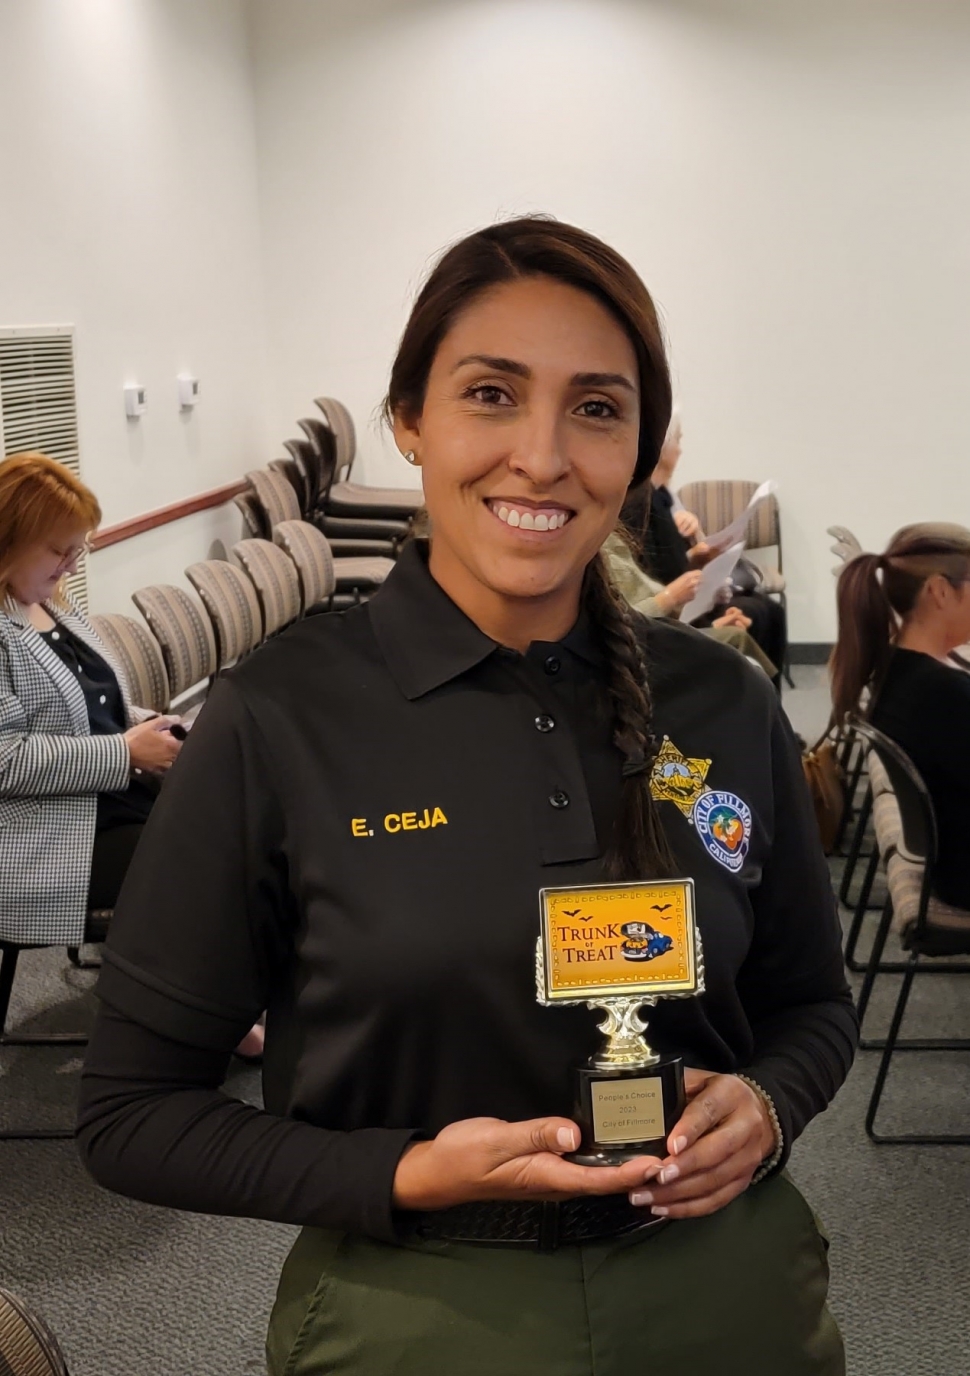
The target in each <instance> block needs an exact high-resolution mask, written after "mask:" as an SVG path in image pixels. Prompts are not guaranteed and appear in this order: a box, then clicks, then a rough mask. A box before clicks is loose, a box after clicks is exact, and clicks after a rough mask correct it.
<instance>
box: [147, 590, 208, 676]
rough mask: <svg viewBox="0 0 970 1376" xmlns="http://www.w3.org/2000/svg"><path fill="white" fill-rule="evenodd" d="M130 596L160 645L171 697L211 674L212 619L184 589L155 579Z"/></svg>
mask: <svg viewBox="0 0 970 1376" xmlns="http://www.w3.org/2000/svg"><path fill="white" fill-rule="evenodd" d="M131 600H132V602H134V604H135V606H136V607H137V608H138V610H139V611H140V612H141V614H142V616H143V617H144V618H145V620H146V621H147V622H148V627H149V630H150V631H151V633H152V635H153V636H154V637H155V639H156V640H157V641H158V643H159V645H160V646H161V649H162V657H163V658H164V660H165V669H166V672H167V673H168V682H169V687H170V688H171V691H172V697H173V698H178V697H181V695H182V694H183V693H186V692H188V690H189V689H190V688H194V687H195V685H196V684H197V683H200V682H201V681H202V680H203V679H210V678H212V677H213V676H214V674H215V672H216V668H217V665H218V660H217V657H216V638H215V635H214V634H213V631H212V623H211V622H210V621H209V618H208V617H207V616H206V615H205V614H204V613H203V611H202V609H201V607H199V605H198V603H197V602H195V601H193V599H192V598H191V597H190V596H189V595H188V593H187V592H183V591H182V589H181V588H173V587H170V586H169V585H168V584H164V583H157V584H154V585H153V586H152V587H148V588H140V589H139V590H138V592H133V593H132V595H131Z"/></svg>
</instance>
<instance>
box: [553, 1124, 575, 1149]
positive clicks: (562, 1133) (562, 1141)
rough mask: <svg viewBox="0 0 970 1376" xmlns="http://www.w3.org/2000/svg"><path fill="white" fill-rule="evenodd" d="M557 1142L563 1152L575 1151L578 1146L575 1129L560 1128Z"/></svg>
mask: <svg viewBox="0 0 970 1376" xmlns="http://www.w3.org/2000/svg"><path fill="white" fill-rule="evenodd" d="M556 1141H557V1142H558V1143H559V1145H560V1146H561V1147H562V1149H563V1151H573V1150H574V1148H575V1146H576V1132H575V1129H574V1128H560V1129H559V1131H558V1132H557V1133H556Z"/></svg>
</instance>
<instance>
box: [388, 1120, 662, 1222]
mask: <svg viewBox="0 0 970 1376" xmlns="http://www.w3.org/2000/svg"><path fill="white" fill-rule="evenodd" d="M578 1145H579V1128H578V1127H577V1126H576V1124H575V1123H571V1122H570V1121H569V1119H568V1118H533V1119H530V1120H529V1121H528V1122H524V1123H506V1122H505V1121H504V1120H503V1119H501V1118H466V1119H463V1120H462V1121H461V1122H459V1123H450V1124H449V1125H448V1127H446V1128H442V1130H441V1132H439V1133H438V1136H437V1137H435V1138H434V1140H433V1141H431V1142H415V1143H414V1145H413V1146H410V1147H408V1148H407V1150H406V1151H405V1152H404V1155H403V1156H402V1157H401V1159H400V1161H399V1162H398V1165H397V1171H396V1172H395V1175H394V1191H393V1200H394V1204H395V1207H397V1208H399V1209H447V1208H449V1207H450V1206H451V1205H452V1204H465V1203H467V1202H469V1201H470V1200H474V1199H572V1198H574V1197H575V1196H576V1195H586V1194H622V1193H624V1192H626V1191H630V1190H635V1189H636V1188H637V1187H638V1186H640V1185H642V1184H643V1183H644V1182H645V1181H647V1180H652V1179H653V1177H654V1176H655V1175H656V1173H657V1171H658V1170H659V1169H660V1162H659V1160H658V1159H657V1158H656V1157H653V1156H641V1157H638V1158H637V1159H636V1160H635V1161H628V1162H626V1164H625V1165H622V1166H577V1165H576V1164H575V1162H573V1161H563V1159H562V1154H563V1152H566V1151H575V1150H576V1148H577V1147H578Z"/></svg>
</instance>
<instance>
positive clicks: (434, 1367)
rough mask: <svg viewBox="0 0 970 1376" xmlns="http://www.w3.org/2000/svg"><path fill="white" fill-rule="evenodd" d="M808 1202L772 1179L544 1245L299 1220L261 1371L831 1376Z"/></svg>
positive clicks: (824, 1270) (838, 1356)
mask: <svg viewBox="0 0 970 1376" xmlns="http://www.w3.org/2000/svg"><path fill="white" fill-rule="evenodd" d="M825 1251H826V1244H825V1243H824V1241H823V1239H822V1237H821V1235H820V1233H819V1231H818V1228H817V1227H816V1224H815V1219H814V1217H813V1215H812V1211H811V1209H810V1208H809V1207H808V1205H807V1204H806V1202H805V1200H804V1199H803V1198H802V1196H801V1194H799V1192H798V1190H797V1189H796V1188H795V1186H794V1185H793V1184H792V1183H791V1181H789V1180H788V1179H786V1178H785V1177H784V1176H779V1177H776V1178H773V1179H771V1180H767V1181H765V1182H764V1183H763V1184H761V1185H757V1186H755V1187H754V1188H753V1189H750V1190H748V1191H747V1192H746V1193H745V1194H743V1195H741V1196H740V1198H738V1199H736V1200H735V1201H734V1202H733V1203H732V1204H729V1205H728V1207H727V1208H725V1209H722V1210H721V1211H720V1212H719V1213H716V1214H713V1215H711V1216H710V1217H708V1218H700V1219H691V1220H682V1221H680V1222H676V1223H671V1224H670V1225H668V1226H667V1227H666V1228H662V1229H660V1230H658V1231H657V1232H656V1233H651V1234H647V1235H645V1236H644V1237H642V1238H641V1239H640V1240H636V1239H635V1238H627V1239H622V1238H617V1239H615V1240H613V1241H605V1242H598V1243H590V1244H587V1245H583V1246H565V1247H561V1248H560V1249H559V1250H558V1251H555V1252H546V1253H543V1252H535V1251H531V1250H521V1251H520V1250H517V1249H511V1248H510V1249H509V1250H507V1251H506V1250H503V1249H501V1248H497V1247H478V1246H472V1245H469V1244H467V1243H450V1242H415V1243H413V1244H408V1245H405V1246H400V1247H396V1246H389V1245H387V1244H384V1243H379V1242H373V1241H370V1240H368V1239H367V1238H363V1237H359V1236H357V1235H354V1234H346V1233H332V1232H324V1231H322V1230H320V1229H314V1228H308V1229H305V1230H304V1231H303V1233H302V1234H301V1235H300V1237H299V1239H298V1240H297V1242H296V1245H295V1246H294V1248H293V1250H292V1252H291V1253H290V1255H289V1257H288V1258H287V1261H286V1265H285V1266H284V1268H283V1274H282V1277H281V1279H280V1286H279V1293H278V1295H277V1300H276V1305H275V1307H274V1310H273V1315H272V1319H271V1321H270V1330H269V1338H268V1343H267V1356H268V1364H269V1372H270V1376H323V1373H324V1372H326V1373H331V1372H333V1373H341V1376H344V1374H346V1376H389V1373H392V1372H393V1373H394V1376H641V1373H642V1376H685V1373H690V1376H844V1373H845V1358H844V1354H843V1350H842V1341H841V1338H840V1337H839V1333H838V1329H837V1328H836V1326H835V1323H834V1321H833V1319H832V1317H831V1315H830V1314H829V1313H828V1310H827V1309H826V1307H825V1293H826V1289H827V1285H828V1265H827V1262H826V1257H825Z"/></svg>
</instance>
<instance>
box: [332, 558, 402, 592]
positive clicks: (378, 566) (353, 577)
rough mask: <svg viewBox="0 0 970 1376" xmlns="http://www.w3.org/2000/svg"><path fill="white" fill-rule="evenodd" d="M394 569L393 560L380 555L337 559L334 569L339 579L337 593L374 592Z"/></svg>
mask: <svg viewBox="0 0 970 1376" xmlns="http://www.w3.org/2000/svg"><path fill="white" fill-rule="evenodd" d="M393 567H394V560H393V559H382V558H381V557H380V555H373V556H371V557H368V556H366V555H360V556H358V557H357V558H352V559H335V560H334V565H333V569H334V573H335V575H336V578H337V591H338V592H353V591H360V592H364V591H373V590H374V589H375V588H379V587H380V585H381V584H382V583H383V582H384V579H385V578H386V577H387V575H388V574H389V573H390V571H391V569H392V568H393Z"/></svg>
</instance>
